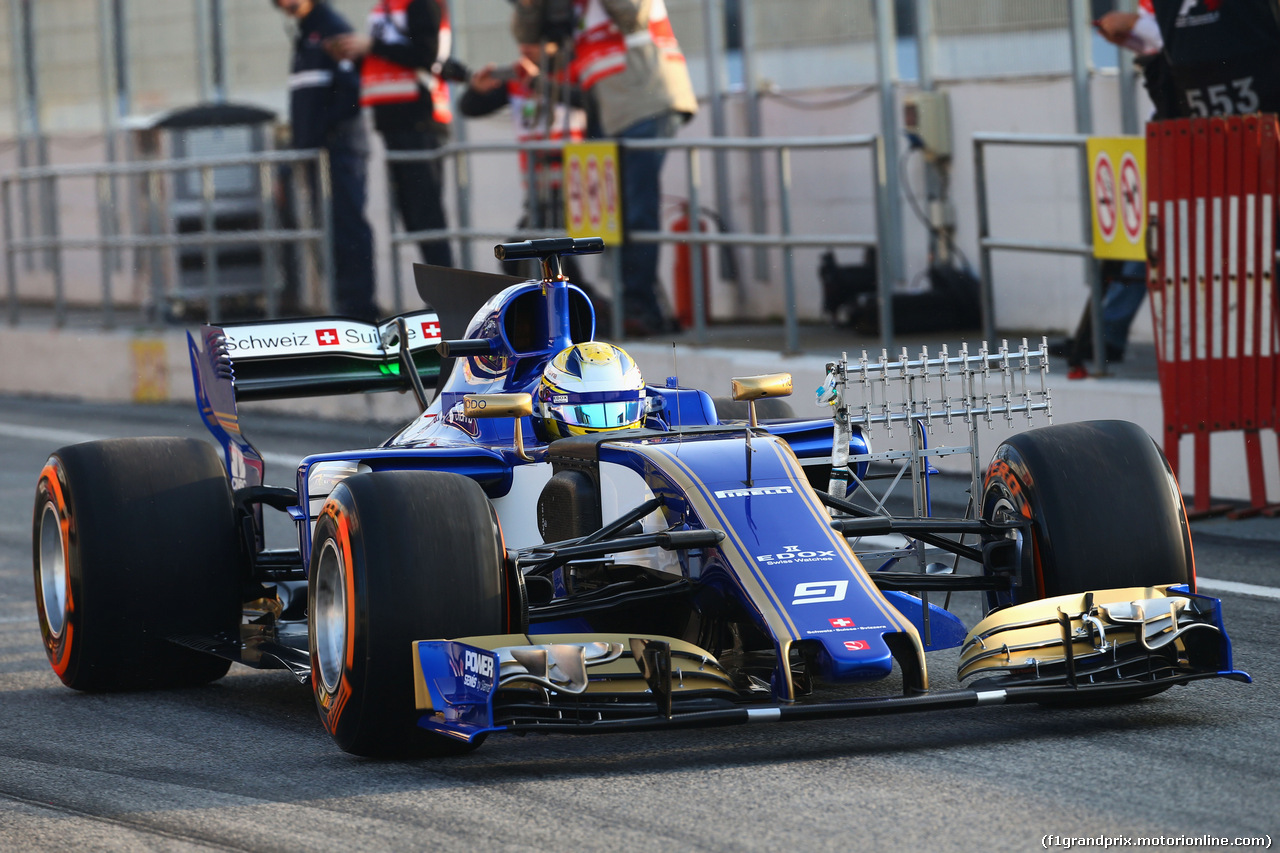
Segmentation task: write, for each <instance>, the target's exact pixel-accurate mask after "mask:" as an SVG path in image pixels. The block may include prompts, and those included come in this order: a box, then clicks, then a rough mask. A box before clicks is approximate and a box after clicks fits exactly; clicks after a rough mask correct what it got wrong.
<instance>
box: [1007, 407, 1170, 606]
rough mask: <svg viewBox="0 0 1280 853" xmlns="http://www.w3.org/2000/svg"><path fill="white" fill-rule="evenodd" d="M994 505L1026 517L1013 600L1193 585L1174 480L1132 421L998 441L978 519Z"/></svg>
mask: <svg viewBox="0 0 1280 853" xmlns="http://www.w3.org/2000/svg"><path fill="white" fill-rule="evenodd" d="M1001 511H1006V512H1013V513H1015V514H1018V515H1022V516H1024V517H1025V518H1028V519H1030V520H1031V541H1030V542H1023V543H1022V549H1021V554H1022V559H1021V561H1020V564H1019V565H1018V567H1017V575H1018V589H1017V590H1015V593H1014V599H1013V600H1016V601H1019V602H1023V601H1032V600H1036V599H1040V598H1049V597H1052V596H1055V595H1067V594H1070V593H1078V592H1086V591H1088V590H1093V589H1112V588H1119V587H1130V586H1157V585H1163V584H1170V583H1185V584H1189V585H1190V586H1191V588H1192V589H1193V590H1194V589H1195V559H1194V557H1193V555H1192V550H1191V529H1190V526H1189V525H1188V523H1187V515H1186V510H1185V509H1184V508H1183V505H1182V495H1181V493H1180V492H1179V489H1178V484H1177V481H1176V480H1175V479H1174V476H1173V472H1172V471H1171V470H1170V468H1169V463H1168V462H1167V461H1166V460H1165V458H1164V454H1163V453H1161V452H1160V448H1158V447H1157V446H1156V444H1155V442H1154V441H1153V440H1152V439H1151V437H1150V436H1148V435H1147V434H1146V433H1145V432H1144V431H1143V430H1142V429H1141V428H1140V427H1138V426H1137V425H1136V424H1132V423H1129V422H1127V421H1086V422H1082V423H1072V424H1059V425H1056V426H1050V427H1044V428H1042V429H1036V430H1030V431H1028V432H1024V433H1019V434H1018V435H1015V436H1012V437H1011V438H1009V439H1007V440H1005V441H1004V442H1003V443H1002V444H1001V445H1000V446H999V447H998V448H996V452H995V455H994V456H993V458H992V460H991V464H990V465H989V466H988V467H987V475H986V480H985V484H984V486H983V494H982V517H983V518H984V519H992V518H994V517H995V516H996V515H997V514H998V513H1000V512H1001ZM993 603H994V604H1008V603H1010V600H1008V599H1007V598H1005V599H1002V600H997V601H995V602H993Z"/></svg>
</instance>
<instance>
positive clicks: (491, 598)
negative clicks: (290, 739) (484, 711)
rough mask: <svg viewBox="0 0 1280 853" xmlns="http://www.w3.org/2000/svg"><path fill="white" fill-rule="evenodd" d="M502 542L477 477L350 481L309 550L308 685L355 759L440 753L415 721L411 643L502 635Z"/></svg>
mask: <svg viewBox="0 0 1280 853" xmlns="http://www.w3.org/2000/svg"><path fill="white" fill-rule="evenodd" d="M503 554H504V552H503V544H502V536H501V532H500V530H499V528H498V522H497V515H496V514H495V513H494V511H493V508H492V505H491V504H490V503H489V501H488V499H487V498H486V497H485V495H484V492H483V491H482V490H481V488H480V486H479V485H477V484H476V483H475V481H473V480H470V479H468V478H466V477H463V476H460V475H458V474H451V473H442V472H437V471H385V472H375V473H368V474H357V475H355V476H353V477H350V478H348V479H346V480H343V481H342V483H340V484H339V485H338V486H337V488H335V489H334V490H333V492H332V493H331V494H330V495H329V498H328V500H327V501H326V502H325V504H324V507H323V508H322V509H321V510H320V515H319V517H318V518H317V520H316V527H315V536H314V538H313V545H312V549H311V563H310V581H309V584H308V596H307V603H308V612H309V613H310V635H311V636H310V644H311V686H312V692H313V693H314V695H315V700H316V709H317V711H318V712H319V714H320V720H321V722H322V723H323V724H324V727H325V729H326V730H327V731H328V732H329V733H330V734H331V735H332V736H333V739H334V740H335V741H336V742H337V744H338V746H340V747H342V749H344V750H346V751H347V752H350V753H354V754H356V755H372V756H409V755H424V754H425V755H444V754H451V753H457V752H461V751H465V750H466V749H467V748H468V745H467V744H464V743H461V742H458V741H454V740H451V739H448V738H446V737H444V736H442V735H437V734H433V733H431V732H427V731H425V730H423V729H421V728H419V727H418V725H417V721H418V717H419V716H420V712H418V711H417V710H416V709H415V702H414V677H413V666H414V660H413V648H412V643H413V641H414V640H435V639H445V638H453V637H467V636H476V635H486V634H502V633H506V629H507V626H508V625H509V624H510V620H509V618H508V614H507V612H506V602H505V600H504V576H503Z"/></svg>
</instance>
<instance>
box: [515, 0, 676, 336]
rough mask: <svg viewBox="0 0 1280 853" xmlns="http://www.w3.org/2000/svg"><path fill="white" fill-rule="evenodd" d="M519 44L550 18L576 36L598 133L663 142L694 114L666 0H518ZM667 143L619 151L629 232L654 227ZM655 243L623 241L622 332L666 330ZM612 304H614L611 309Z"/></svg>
mask: <svg viewBox="0 0 1280 853" xmlns="http://www.w3.org/2000/svg"><path fill="white" fill-rule="evenodd" d="M515 11H516V24H515V32H516V40H517V41H519V42H521V43H530V42H536V41H538V40H539V39H541V38H545V37H546V35H547V27H548V24H562V25H567V27H568V31H569V32H572V33H573V53H574V56H573V62H572V63H571V65H570V71H571V74H572V77H573V79H574V82H576V83H577V84H578V85H580V86H581V87H582V88H583V90H584V91H586V92H587V94H588V95H590V96H593V97H594V99H595V105H596V108H597V109H598V110H599V115H600V129H601V130H602V131H603V134H604V135H605V136H612V137H617V138H621V139H665V138H668V137H672V136H675V134H676V132H677V131H678V130H679V128H680V126H681V125H682V124H684V123H685V122H687V121H688V120H689V119H691V118H692V117H693V115H694V113H696V112H697V111H698V101H697V98H696V97H695V96H694V93H693V83H692V82H691V81H690V79H689V70H688V68H687V67H686V65H685V59H684V55H683V54H682V53H681V52H680V45H679V43H678V42H677V41H676V36H675V32H674V31H673V30H672V28H671V20H670V18H669V17H668V15H667V7H666V3H665V2H664V0H576V2H574V3H572V4H569V3H568V2H566V0H518V2H517V3H516V5H515ZM665 156H666V149H665V148H645V149H640V148H624V149H623V150H622V153H621V160H622V209H623V219H624V223H623V224H624V226H625V229H626V232H627V233H628V234H630V233H631V232H633V231H657V230H659V224H660V218H661V216H660V213H661V211H660V206H659V202H660V200H661V197H662V186H661V178H662V163H663V160H664V158H665ZM658 249H659V247H658V245H657V244H656V243H636V242H633V241H631V240H630V239H625V240H624V242H623V244H622V253H621V254H622V291H623V298H624V300H625V303H624V305H622V306H621V310H622V311H624V312H625V313H624V316H625V317H626V320H625V322H624V327H625V329H626V331H627V334H629V335H631V336H634V337H643V336H646V335H652V334H656V333H660V332H664V331H667V330H668V329H670V328H673V327H674V326H675V325H676V324H675V321H674V319H669V318H667V317H666V316H664V313H663V310H662V307H661V305H660V303H659V300H658ZM615 307H617V306H615Z"/></svg>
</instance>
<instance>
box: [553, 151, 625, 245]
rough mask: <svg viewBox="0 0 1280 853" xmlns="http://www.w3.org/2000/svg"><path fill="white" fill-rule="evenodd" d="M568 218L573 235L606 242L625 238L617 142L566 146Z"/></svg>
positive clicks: (614, 242)
mask: <svg viewBox="0 0 1280 853" xmlns="http://www.w3.org/2000/svg"><path fill="white" fill-rule="evenodd" d="M564 222H565V228H566V230H567V231H568V232H569V236H570V237H603V238H604V243H605V245H606V246H616V245H618V244H620V243H621V242H622V188H621V187H620V186H619V183H618V145H617V143H614V142H577V143H572V144H569V145H566V146H565V147H564Z"/></svg>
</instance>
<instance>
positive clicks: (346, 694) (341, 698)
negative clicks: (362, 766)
mask: <svg viewBox="0 0 1280 853" xmlns="http://www.w3.org/2000/svg"><path fill="white" fill-rule="evenodd" d="M321 515H322V516H328V517H329V519H330V520H331V522H332V524H333V527H334V534H335V535H334V539H335V540H336V543H335V544H337V546H338V550H339V552H340V554H341V557H342V565H343V567H344V569H345V571H344V572H343V579H342V580H343V584H344V585H345V587H346V589H345V595H346V599H347V606H346V613H345V614H344V616H345V618H346V622H347V624H346V643H345V646H346V648H345V649H344V650H343V662H342V664H343V665H342V675H341V677H340V678H339V679H338V689H337V690H335V691H334V692H333V693H328V692H327V691H326V690H325V689H324V682H323V681H318V680H317V679H316V676H315V666H316V662H315V661H314V660H313V661H312V675H311V679H312V684H313V685H314V686H315V695H316V698H317V700H318V702H319V704H320V707H321V708H322V709H323V711H324V714H323V722H324V727H325V730H326V731H328V732H329V734H334V733H335V732H336V731H337V729H338V722H339V720H340V719H341V718H342V712H343V711H344V710H345V709H346V707H347V701H348V700H349V699H350V698H351V694H352V689H351V682H350V680H349V674H350V672H351V668H352V665H353V664H354V663H355V628H356V625H355V621H356V620H355V596H356V590H355V572H354V569H353V566H352V562H351V527H350V521H349V519H348V517H347V514H346V513H345V512H343V511H342V507H341V506H339V505H338V504H336V503H334V502H332V501H328V502H326V503H325V505H324V508H323V509H322V510H321Z"/></svg>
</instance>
